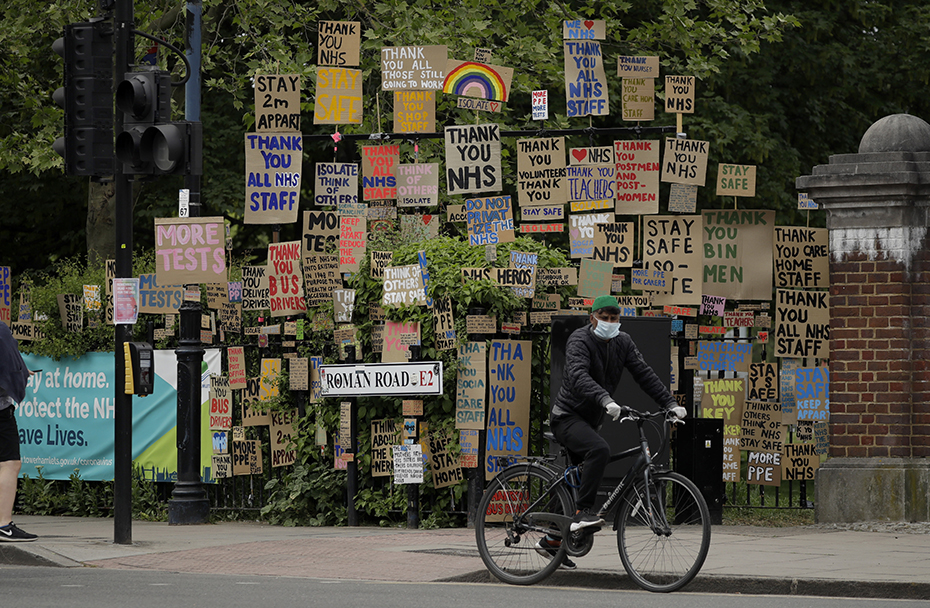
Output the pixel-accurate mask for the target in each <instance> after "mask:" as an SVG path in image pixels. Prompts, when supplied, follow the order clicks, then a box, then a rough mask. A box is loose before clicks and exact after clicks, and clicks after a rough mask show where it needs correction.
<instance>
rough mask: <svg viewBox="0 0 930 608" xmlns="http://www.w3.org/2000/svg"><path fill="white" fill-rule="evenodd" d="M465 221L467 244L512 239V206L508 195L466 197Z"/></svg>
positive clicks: (501, 241) (483, 243)
mask: <svg viewBox="0 0 930 608" xmlns="http://www.w3.org/2000/svg"><path fill="white" fill-rule="evenodd" d="M465 221H466V223H467V225H468V244H469V245H487V244H490V243H512V242H513V241H514V233H513V207H512V206H511V202H510V196H509V195H508V196H494V197H487V198H471V199H466V200H465Z"/></svg>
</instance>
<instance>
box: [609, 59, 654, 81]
mask: <svg viewBox="0 0 930 608" xmlns="http://www.w3.org/2000/svg"><path fill="white" fill-rule="evenodd" d="M617 76H619V77H620V78H658V77H659V57H658V56H657V55H652V56H630V55H620V56H619V57H617Z"/></svg>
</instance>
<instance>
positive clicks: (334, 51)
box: [316, 21, 362, 66]
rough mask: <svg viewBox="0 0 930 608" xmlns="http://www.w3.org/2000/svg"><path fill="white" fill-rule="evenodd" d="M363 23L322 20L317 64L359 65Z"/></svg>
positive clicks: (318, 37)
mask: <svg viewBox="0 0 930 608" xmlns="http://www.w3.org/2000/svg"><path fill="white" fill-rule="evenodd" d="M361 43H362V24H361V23H359V22H357V21H320V22H319V24H318V35H317V56H316V63H317V65H336V66H345V65H358V59H359V50H360V48H361Z"/></svg>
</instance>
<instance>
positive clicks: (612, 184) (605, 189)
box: [565, 164, 617, 201]
mask: <svg viewBox="0 0 930 608" xmlns="http://www.w3.org/2000/svg"><path fill="white" fill-rule="evenodd" d="M565 178H566V182H567V185H568V200H570V201H600V200H608V201H612V200H614V199H615V198H616V197H617V192H616V190H615V188H616V187H617V167H616V165H614V164H609V165H569V166H568V167H566V169H565Z"/></svg>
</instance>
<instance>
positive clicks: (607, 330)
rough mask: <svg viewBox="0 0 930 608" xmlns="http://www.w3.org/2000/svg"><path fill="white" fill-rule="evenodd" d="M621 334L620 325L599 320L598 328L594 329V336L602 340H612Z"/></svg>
mask: <svg viewBox="0 0 930 608" xmlns="http://www.w3.org/2000/svg"><path fill="white" fill-rule="evenodd" d="M619 333H620V324H619V323H608V322H607V321H602V320H601V319H598V320H597V327H595V328H594V335H595V336H597V337H598V338H600V339H601V340H610V339H611V338H616V337H617V334H619Z"/></svg>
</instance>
